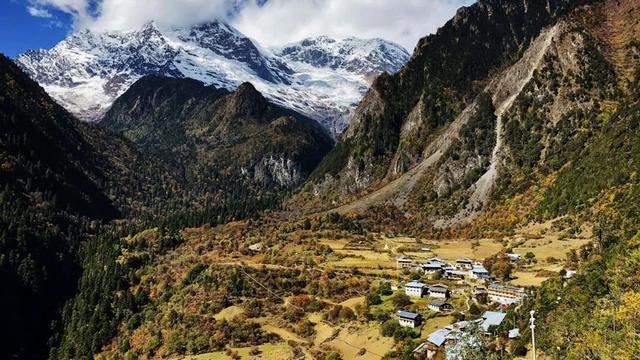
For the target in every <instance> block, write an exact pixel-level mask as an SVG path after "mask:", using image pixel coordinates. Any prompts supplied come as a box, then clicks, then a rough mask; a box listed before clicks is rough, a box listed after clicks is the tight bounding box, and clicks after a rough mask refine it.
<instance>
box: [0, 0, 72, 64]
mask: <svg viewBox="0 0 640 360" xmlns="http://www.w3.org/2000/svg"><path fill="white" fill-rule="evenodd" d="M50 13H51V15H52V16H55V19H54V18H41V17H35V16H32V15H31V14H29V12H28V10H27V6H26V4H25V2H23V1H14V0H2V1H0V52H2V53H3V54H5V55H7V56H9V57H15V56H16V55H18V54H21V53H23V52H25V51H27V50H30V49H39V48H50V47H52V46H53V45H55V44H56V43H58V42H59V41H60V40H62V39H63V38H64V37H65V36H66V35H67V33H68V32H69V29H70V27H71V22H72V20H71V16H70V15H67V14H65V13H63V12H61V11H58V10H55V9H51V10H50Z"/></svg>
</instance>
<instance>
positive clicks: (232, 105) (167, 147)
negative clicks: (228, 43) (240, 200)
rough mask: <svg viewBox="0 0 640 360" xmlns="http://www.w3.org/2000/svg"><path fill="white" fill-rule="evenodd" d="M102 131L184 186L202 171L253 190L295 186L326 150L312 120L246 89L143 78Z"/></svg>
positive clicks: (199, 179) (115, 108) (323, 135)
mask: <svg viewBox="0 0 640 360" xmlns="http://www.w3.org/2000/svg"><path fill="white" fill-rule="evenodd" d="M101 125H102V126H104V127H106V128H109V129H111V130H113V131H116V132H118V133H121V134H123V135H124V136H126V137H128V138H129V139H130V140H132V141H134V142H135V143H136V144H138V145H139V146H140V149H141V150H142V151H144V152H147V153H149V154H153V155H154V156H159V157H160V158H162V159H163V161H166V162H167V163H170V164H172V166H173V167H175V168H176V170H177V171H179V173H181V174H183V176H184V178H185V180H186V181H187V182H189V183H193V184H200V183H202V182H203V181H204V183H206V182H208V180H207V179H203V176H205V174H207V173H208V174H209V176H210V177H211V178H218V177H226V178H227V182H228V181H232V180H235V181H237V182H238V183H239V184H245V183H246V184H245V185H246V187H247V188H249V189H250V190H248V191H256V192H259V191H265V192H270V191H276V190H277V189H281V190H283V189H285V190H286V189H291V188H294V187H296V186H297V185H299V184H300V182H301V181H303V180H304V179H305V178H306V177H307V176H308V174H309V173H310V172H311V171H312V170H313V169H314V168H315V166H316V165H317V163H318V162H320V160H321V159H322V157H323V156H324V155H325V154H326V153H327V152H328V151H329V150H330V149H331V147H332V145H333V142H332V140H331V138H330V136H329V135H328V133H327V132H326V131H325V130H324V129H322V127H321V126H320V125H319V124H317V123H316V122H315V121H313V120H311V119H308V118H305V117H304V116H302V115H299V114H297V113H295V112H293V111H290V110H287V109H284V108H281V107H279V106H277V105H274V104H272V103H270V102H269V101H267V99H265V98H264V97H263V96H262V94H260V92H258V91H257V90H256V89H255V88H254V87H253V85H251V84H249V83H245V84H242V85H240V86H239V87H238V89H237V90H236V91H235V92H232V93H229V92H227V91H225V90H218V89H216V88H214V87H212V86H208V87H207V86H204V85H203V84H202V83H199V82H196V81H194V80H188V79H175V78H162V77H155V76H150V77H144V78H142V79H140V80H139V81H138V82H136V83H135V84H134V85H133V86H132V87H131V88H130V89H129V90H128V91H127V92H126V93H125V94H124V95H123V96H121V97H120V98H119V99H118V100H117V101H116V102H115V103H114V105H113V107H112V108H111V110H110V111H109V112H108V113H107V114H106V116H105V118H104V120H103V121H102V122H101ZM216 186H217V185H216Z"/></svg>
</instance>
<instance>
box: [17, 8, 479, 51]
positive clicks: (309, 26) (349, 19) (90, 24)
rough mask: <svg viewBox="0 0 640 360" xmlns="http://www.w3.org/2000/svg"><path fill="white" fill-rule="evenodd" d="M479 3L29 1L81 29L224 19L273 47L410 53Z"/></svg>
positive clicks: (177, 23) (118, 28)
mask: <svg viewBox="0 0 640 360" xmlns="http://www.w3.org/2000/svg"><path fill="white" fill-rule="evenodd" d="M474 1H475V0H268V1H267V2H266V4H264V5H262V6H260V5H258V4H257V3H258V2H259V3H263V2H264V0H29V2H30V4H31V7H32V8H33V9H35V10H38V12H37V13H40V14H44V12H47V9H48V8H55V9H57V10H60V11H63V12H66V13H68V14H70V15H72V17H73V19H74V27H76V28H91V29H94V30H128V29H134V28H139V27H140V26H141V25H142V24H144V23H146V22H148V21H150V20H155V21H157V22H158V23H160V24H162V25H169V26H174V25H177V26H180V25H191V24H196V23H201V22H205V21H211V20H214V19H224V20H226V21H228V22H230V23H231V24H232V25H234V26H236V27H237V28H238V29H239V30H240V31H241V32H243V33H245V34H247V35H248V36H250V37H252V38H254V39H256V40H258V41H259V42H261V43H265V44H268V45H281V44H285V43H287V42H292V41H297V40H300V39H302V38H305V37H309V36H316V35H323V34H324V35H330V36H335V37H346V36H357V37H367V38H370V37H380V38H384V39H387V40H391V41H395V42H397V43H399V44H401V45H403V46H405V47H406V48H408V49H412V48H413V47H414V46H415V44H416V43H417V41H418V39H420V38H421V37H423V36H425V35H427V34H429V33H432V32H434V31H435V30H436V29H437V28H438V27H439V26H441V25H442V24H444V22H445V21H446V20H447V19H449V18H451V17H452V16H453V15H454V13H455V10H456V9H457V8H458V7H460V6H463V5H468V4H470V3H472V2H474ZM238 8H240V10H237V9H238ZM30 11H31V10H30ZM42 11H44V12H42ZM236 11H237V12H236ZM47 13H48V12H47ZM231 13H233V15H230V14H231ZM49 14H50V13H49ZM32 15H34V16H37V15H35V14H33V13H32Z"/></svg>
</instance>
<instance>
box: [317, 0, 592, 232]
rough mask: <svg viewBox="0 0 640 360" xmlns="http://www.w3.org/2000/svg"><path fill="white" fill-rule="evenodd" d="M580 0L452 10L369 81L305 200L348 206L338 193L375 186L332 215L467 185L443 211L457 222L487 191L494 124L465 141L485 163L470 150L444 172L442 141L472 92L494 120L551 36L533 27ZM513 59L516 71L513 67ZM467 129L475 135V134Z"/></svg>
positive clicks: (455, 131) (467, 108)
mask: <svg viewBox="0 0 640 360" xmlns="http://www.w3.org/2000/svg"><path fill="white" fill-rule="evenodd" d="M584 3H588V1H570V0H558V1H549V2H545V3H542V2H529V1H515V2H514V1H480V2H478V3H477V4H475V5H472V6H470V7H468V8H462V9H461V10H459V11H458V13H457V15H456V16H455V18H454V19H452V20H451V21H450V22H448V23H447V24H446V25H445V26H444V27H442V28H441V29H440V30H439V31H438V32H437V34H435V35H432V36H429V37H427V38H425V39H423V40H421V41H420V43H419V45H418V47H417V49H416V52H415V53H414V55H413V57H412V59H411V60H410V61H409V63H408V64H407V65H406V66H405V67H404V68H403V69H402V70H401V71H400V72H398V73H397V74H396V75H393V76H381V77H379V78H378V79H377V80H376V82H375V83H374V85H373V87H372V89H371V90H370V91H369V93H368V94H367V95H366V96H365V98H364V99H363V101H362V102H361V103H360V105H359V107H358V109H357V110H356V114H355V115H354V118H353V121H352V124H351V126H350V127H349V129H348V130H347V131H346V132H345V133H344V134H343V137H342V139H341V143H339V144H338V145H337V146H336V148H335V149H334V150H333V152H332V153H331V154H329V156H327V158H326V159H325V161H323V163H322V164H320V166H319V167H318V170H317V171H316V172H315V173H314V174H313V176H312V179H313V184H314V185H313V188H312V190H311V193H313V194H315V199H311V200H310V201H309V202H310V203H312V204H314V203H315V204H317V203H319V202H320V203H325V204H329V206H331V204H332V205H333V206H335V205H336V204H340V202H342V203H345V199H347V201H346V202H350V201H349V200H348V199H349V198H348V197H346V196H345V195H354V194H355V195H356V197H358V196H357V194H358V193H359V192H361V191H363V190H364V191H367V192H371V190H372V189H373V190H375V189H376V188H380V190H379V191H377V192H374V193H372V194H371V195H369V196H366V197H365V198H363V199H359V200H358V201H355V202H354V203H353V204H352V206H345V207H344V208H341V209H343V210H345V211H346V210H356V209H364V208H366V207H368V206H370V205H372V204H378V203H381V202H389V201H391V200H392V199H393V202H394V203H395V204H397V205H401V206H404V204H405V203H406V202H407V201H406V200H407V198H408V194H410V193H411V192H412V190H413V189H414V188H415V187H416V186H417V185H420V186H419V188H420V189H422V192H423V193H424V192H426V194H424V195H420V196H417V197H416V196H415V195H416V194H414V196H411V197H410V198H412V199H421V200H422V201H423V202H424V199H425V198H430V199H432V200H433V199H434V196H433V194H434V193H435V194H439V195H438V196H442V195H443V194H444V193H450V192H452V190H455V189H457V188H460V187H464V188H465V189H466V188H467V187H468V186H469V185H470V186H471V187H472V188H473V189H469V191H468V194H467V195H465V196H463V197H461V198H460V201H462V202H466V203H467V204H465V205H464V206H462V205H461V206H462V208H459V209H458V210H453V209H452V210H451V211H453V213H451V214H450V213H447V214H443V215H446V216H445V217H451V216H457V217H458V218H459V219H460V220H462V219H467V218H469V217H470V216H471V217H473V216H474V214H476V213H477V211H476V209H482V208H483V207H484V206H485V205H486V202H487V199H488V198H489V194H491V192H492V190H493V189H494V187H495V182H496V177H495V174H496V173H497V169H496V168H497V166H498V164H499V157H500V156H501V154H502V146H501V145H502V141H501V140H502V138H503V136H502V130H503V129H502V121H496V123H495V124H494V125H492V126H490V127H488V128H487V127H485V130H488V131H489V132H488V133H486V134H484V135H481V136H485V135H489V136H493V137H494V139H493V140H489V141H481V142H479V145H474V146H476V147H477V146H480V145H482V146H484V145H487V146H488V145H493V146H494V149H493V150H490V151H489V154H487V155H489V156H488V158H490V160H491V161H490V162H489V163H487V160H488V159H487V156H485V157H484V160H483V159H479V158H478V155H479V154H486V152H487V149H476V150H474V151H472V152H471V153H473V154H475V155H474V156H470V157H464V156H463V157H464V158H465V159H475V160H474V161H471V162H469V163H467V164H466V165H464V164H460V163H459V161H458V160H456V161H455V162H457V163H458V165H455V166H453V165H452V163H451V160H446V159H447V157H450V156H451V155H453V154H454V153H455V152H451V151H450V148H451V144H452V142H456V141H459V139H460V137H461V136H460V135H461V133H462V134H463V135H464V132H465V131H468V130H469V129H468V128H465V126H467V125H465V124H467V123H468V122H469V119H471V118H473V116H474V114H475V113H477V112H478V106H477V103H478V94H482V93H483V92H488V94H489V95H490V96H491V97H492V103H493V106H494V108H495V109H494V113H495V115H496V117H497V119H500V118H501V117H502V114H503V113H505V112H506V111H507V110H508V109H509V108H510V107H511V106H512V104H513V102H514V101H515V99H516V98H517V97H518V95H519V94H520V92H521V91H522V89H523V88H524V87H525V85H526V84H527V83H528V82H529V81H530V77H531V76H533V74H534V72H535V71H536V69H537V68H538V67H539V65H540V63H541V61H542V57H543V56H544V55H545V53H546V52H547V51H549V49H551V48H552V46H551V42H552V41H553V38H554V36H555V34H554V33H551V32H549V31H555V30H549V31H547V32H546V33H543V34H542V35H541V33H542V32H543V30H544V29H545V28H547V27H550V26H553V25H554V24H556V22H557V21H558V20H559V19H561V18H562V17H563V16H566V15H567V14H568V13H570V12H571V11H572V10H573V9H575V8H576V7H578V6H579V5H582V4H584ZM545 34H546V35H545ZM536 39H538V40H536ZM535 46H537V47H538V48H537V49H532V47H535ZM527 50H529V54H530V55H527ZM523 56H525V57H524V58H523ZM526 56H529V59H527V58H526ZM519 60H520V63H521V65H518V66H519V67H518V66H516V65H513V64H516V63H517V61H519ZM456 119H457V120H456ZM454 120H455V121H454ZM473 131H474V132H476V133H477V134H479V135H480V134H483V131H484V130H482V129H475V130H473ZM456 139H458V140H456ZM456 146H458V145H456ZM496 147H499V148H496ZM454 148H455V146H454ZM443 154H444V155H446V156H444V158H443ZM457 155H460V154H457ZM469 155H471V154H469ZM447 164H449V165H447ZM480 165H482V166H480ZM487 165H489V167H488V168H486V169H485V167H486V166H487ZM442 166H444V168H449V170H453V169H457V170H456V171H454V174H450V175H453V176H444V172H445V171H444V170H443V169H444V168H442ZM451 166H453V167H451ZM433 167H435V169H436V170H435V171H436V174H433V173H431V174H430V175H429V176H428V177H429V178H430V179H431V180H427V179H426V178H424V179H423V177H425V173H426V172H427V171H434V170H433V169H432V170H430V169H431V168H433ZM438 172H439V173H440V174H439V175H438ZM477 176H480V178H479V179H478V178H475V179H474V180H473V181H471V180H472V178H474V177H477ZM467 182H471V183H467ZM465 183H466V186H462V185H463V184H465ZM425 184H429V185H425ZM433 188H435V192H434V190H433ZM453 192H455V191H453ZM465 192H466V190H465ZM436 197H437V196H436ZM469 198H472V200H473V201H472V204H469V203H468V201H469ZM318 199H322V200H318ZM338 199H340V200H338ZM457 206H458V205H456V207H457ZM458 212H460V214H458ZM456 214H458V215H456Z"/></svg>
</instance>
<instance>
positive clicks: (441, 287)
mask: <svg viewBox="0 0 640 360" xmlns="http://www.w3.org/2000/svg"><path fill="white" fill-rule="evenodd" d="M429 291H433V292H447V291H449V288H448V287H447V286H446V285H441V284H438V285H433V286H429Z"/></svg>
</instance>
